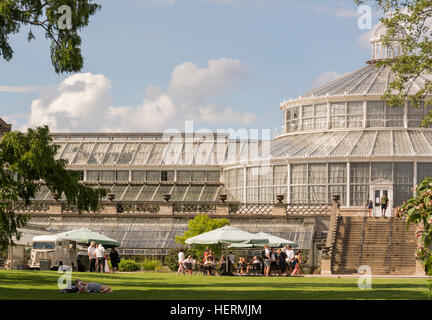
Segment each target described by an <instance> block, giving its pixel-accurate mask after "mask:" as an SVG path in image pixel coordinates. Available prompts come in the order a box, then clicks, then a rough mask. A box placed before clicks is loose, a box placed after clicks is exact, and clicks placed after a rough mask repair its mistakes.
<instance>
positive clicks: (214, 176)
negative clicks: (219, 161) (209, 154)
mask: <svg viewBox="0 0 432 320" xmlns="http://www.w3.org/2000/svg"><path fill="white" fill-rule="evenodd" d="M219 180H220V171H207V181H208V182H219Z"/></svg>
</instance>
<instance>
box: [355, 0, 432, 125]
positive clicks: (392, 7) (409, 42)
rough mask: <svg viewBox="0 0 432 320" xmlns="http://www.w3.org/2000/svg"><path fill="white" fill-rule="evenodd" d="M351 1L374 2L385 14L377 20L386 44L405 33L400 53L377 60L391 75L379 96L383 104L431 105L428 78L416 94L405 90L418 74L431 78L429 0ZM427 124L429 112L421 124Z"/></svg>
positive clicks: (431, 14)
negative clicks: (386, 88)
mask: <svg viewBox="0 0 432 320" xmlns="http://www.w3.org/2000/svg"><path fill="white" fill-rule="evenodd" d="M354 1H355V2H356V3H357V4H364V3H375V4H376V5H377V7H378V10H380V11H383V12H384V13H385V14H386V16H385V17H384V18H382V19H381V22H382V23H383V24H384V25H385V26H386V27H387V32H386V34H385V35H384V36H383V39H382V40H383V42H384V44H386V45H387V46H390V45H391V42H392V39H395V38H396V36H397V35H398V34H399V33H400V32H401V30H403V31H402V32H404V33H405V37H404V39H403V40H402V41H401V46H402V55H401V56H398V57H395V58H394V59H388V60H384V61H380V62H379V63H378V65H384V66H389V67H391V70H392V71H393V73H394V75H395V79H394V80H393V81H391V83H390V84H389V88H388V90H387V91H386V93H385V94H384V97H383V98H384V99H385V100H386V102H387V104H388V105H390V106H392V107H398V106H403V105H405V101H410V102H411V104H412V106H413V107H415V108H419V107H421V106H422V105H431V104H432V99H431V95H432V81H430V80H428V81H426V82H425V83H424V85H423V86H422V87H421V88H419V90H418V92H417V93H416V94H411V95H410V94H409V92H410V89H411V88H412V86H413V85H414V82H415V80H416V79H417V78H418V77H419V76H420V75H422V74H423V75H426V76H429V78H432V41H431V36H432V28H431V25H432V0H354ZM431 123H432V112H431V113H430V114H428V115H426V117H425V118H424V119H423V121H422V123H421V126H422V127H428V126H429V125H430V124H431Z"/></svg>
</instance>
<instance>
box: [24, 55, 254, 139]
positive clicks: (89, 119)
mask: <svg viewBox="0 0 432 320" xmlns="http://www.w3.org/2000/svg"><path fill="white" fill-rule="evenodd" d="M246 74H247V69H246V67H245V66H244V65H243V64H242V62H241V61H240V60H236V59H228V58H221V59H218V60H210V61H208V65H207V67H204V68H200V67H199V66H198V65H196V64H193V63H191V62H185V63H182V64H180V65H178V66H176V67H175V68H174V70H173V72H172V74H171V80H170V82H169V84H168V86H167V88H166V90H162V89H161V88H158V87H155V86H149V87H148V88H147V90H146V93H145V98H144V99H143V101H142V103H141V104H140V105H138V106H135V107H132V106H113V105H112V99H111V93H110V90H111V81H110V80H109V79H107V78H106V77H105V76H104V75H95V74H92V73H80V74H75V75H72V76H70V77H68V78H67V79H65V80H64V81H63V82H61V83H60V84H59V85H58V86H57V87H53V88H50V89H49V90H45V91H44V92H43V93H41V94H40V96H39V97H38V98H37V99H35V100H34V101H33V102H32V105H31V114H30V117H29V121H28V123H27V124H26V125H25V126H23V127H22V128H21V129H26V128H27V127H35V126H38V125H45V124H47V125H49V126H50V128H51V130H52V131H57V132H68V131H75V132H77V131H82V132H83V131H90V132H94V131H115V132H118V131H123V132H124V131H138V132H143V131H147V132H148V131H160V130H165V129H168V128H173V127H174V128H182V126H183V124H184V121H185V120H194V121H197V122H204V123H220V122H231V123H242V124H246V123H250V122H252V121H253V120H255V118H256V115H254V114H252V113H238V112H236V111H235V110H234V109H233V108H231V107H228V106H227V105H226V103H217V102H215V101H218V100H222V101H226V100H227V99H228V94H229V93H230V92H231V91H232V90H234V89H235V88H236V86H237V84H238V81H239V79H240V78H242V77H243V76H245V75H246Z"/></svg>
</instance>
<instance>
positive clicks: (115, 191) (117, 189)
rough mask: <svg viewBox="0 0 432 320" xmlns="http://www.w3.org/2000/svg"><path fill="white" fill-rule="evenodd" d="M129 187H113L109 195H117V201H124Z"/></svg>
mask: <svg viewBox="0 0 432 320" xmlns="http://www.w3.org/2000/svg"><path fill="white" fill-rule="evenodd" d="M127 187H128V186H124V185H123V186H116V185H113V186H112V187H111V190H110V191H109V194H115V200H122V197H123V193H124V192H125V190H126V188H127Z"/></svg>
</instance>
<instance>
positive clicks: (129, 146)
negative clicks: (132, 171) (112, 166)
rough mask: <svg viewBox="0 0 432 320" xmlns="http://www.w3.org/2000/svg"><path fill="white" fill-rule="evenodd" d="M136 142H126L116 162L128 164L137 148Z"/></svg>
mask: <svg viewBox="0 0 432 320" xmlns="http://www.w3.org/2000/svg"><path fill="white" fill-rule="evenodd" d="M138 146H139V144H138V143H126V145H125V147H124V149H123V151H122V152H121V154H120V156H119V158H118V160H117V164H120V165H125V164H130V162H131V161H132V157H133V156H134V154H135V152H136V151H137V150H138Z"/></svg>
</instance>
